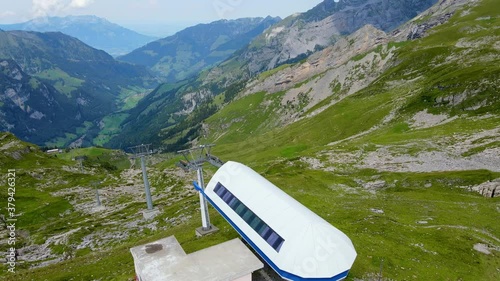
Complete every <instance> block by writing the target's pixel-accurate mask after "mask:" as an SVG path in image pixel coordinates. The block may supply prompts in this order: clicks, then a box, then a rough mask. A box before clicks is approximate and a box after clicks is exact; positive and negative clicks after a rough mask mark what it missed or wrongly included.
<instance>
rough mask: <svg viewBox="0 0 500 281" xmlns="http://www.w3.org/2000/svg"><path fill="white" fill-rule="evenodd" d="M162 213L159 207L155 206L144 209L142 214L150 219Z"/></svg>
mask: <svg viewBox="0 0 500 281" xmlns="http://www.w3.org/2000/svg"><path fill="white" fill-rule="evenodd" d="M159 214H160V210H159V209H158V208H154V209H152V210H144V211H142V215H143V217H144V218H145V219H147V220H150V219H153V218H154V217H156V216H157V215H159Z"/></svg>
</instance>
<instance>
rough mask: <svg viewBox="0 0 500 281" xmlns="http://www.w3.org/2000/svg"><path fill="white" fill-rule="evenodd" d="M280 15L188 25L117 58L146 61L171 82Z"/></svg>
mask: <svg viewBox="0 0 500 281" xmlns="http://www.w3.org/2000/svg"><path fill="white" fill-rule="evenodd" d="M278 20H279V18H273V17H266V18H241V19H236V20H218V21H215V22H211V23H208V24H198V25H195V26H192V27H188V28H186V29H184V30H182V31H179V32H177V33H176V34H174V35H172V36H169V37H165V38H162V39H159V40H157V41H154V42H151V43H149V44H147V45H146V46H143V47H141V48H138V49H136V50H134V51H132V52H131V53H129V54H127V55H124V56H120V57H119V58H118V59H119V60H122V61H126V62H129V63H134V64H140V65H145V66H147V67H150V68H151V69H152V70H154V71H155V72H157V73H158V74H160V75H161V76H163V77H165V79H166V81H168V82H176V81H179V80H183V79H187V78H190V77H191V76H193V75H195V74H197V73H198V72H200V71H201V70H203V69H204V68H207V67H210V66H213V65H215V64H217V63H219V62H220V61H223V60H224V59H226V58H227V57H229V56H230V55H231V54H232V53H234V52H235V51H236V50H238V49H240V48H242V47H243V46H245V45H246V44H248V43H249V42H250V41H251V40H252V39H253V38H254V37H255V36H258V35H259V34H260V33H261V32H262V31H264V30H265V29H266V28H268V27H269V26H270V25H272V24H274V23H275V22H277V21H278Z"/></svg>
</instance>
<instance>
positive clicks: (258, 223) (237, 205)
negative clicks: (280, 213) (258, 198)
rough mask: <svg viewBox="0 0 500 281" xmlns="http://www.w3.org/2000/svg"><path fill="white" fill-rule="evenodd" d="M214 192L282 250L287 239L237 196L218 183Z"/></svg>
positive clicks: (274, 246) (254, 228)
mask: <svg viewBox="0 0 500 281" xmlns="http://www.w3.org/2000/svg"><path fill="white" fill-rule="evenodd" d="M214 192H215V193H216V194H217V195H218V196H219V197H220V198H221V199H222V200H223V201H224V202H226V203H227V204H228V206H229V207H231V209H233V210H234V211H235V212H236V213H237V214H238V215H239V216H240V217H241V218H242V219H243V220H244V221H245V222H246V223H248V225H249V226H250V227H251V228H252V229H253V230H255V232H257V233H258V234H259V235H260V237H262V238H263V239H264V240H265V241H266V242H267V243H268V244H269V245H270V246H271V247H273V249H275V250H276V251H277V252H279V251H280V249H281V246H282V245H283V243H284V242H285V240H284V239H283V238H282V237H281V236H279V234H278V233H276V232H275V231H274V230H273V229H271V228H270V227H269V226H268V225H267V224H266V223H265V222H264V221H262V220H261V219H260V218H259V217H258V216H257V215H255V213H254V212H253V211H252V210H250V209H249V208H248V207H247V206H245V204H243V203H242V202H241V201H240V200H239V199H238V198H236V196H234V195H233V194H232V193H231V192H230V191H229V190H227V189H226V188H225V187H224V186H223V185H222V184H221V183H218V184H217V185H216V186H215V188H214Z"/></svg>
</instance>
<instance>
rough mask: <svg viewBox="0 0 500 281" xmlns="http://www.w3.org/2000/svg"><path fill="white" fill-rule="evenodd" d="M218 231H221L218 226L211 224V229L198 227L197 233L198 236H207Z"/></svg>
mask: <svg viewBox="0 0 500 281" xmlns="http://www.w3.org/2000/svg"><path fill="white" fill-rule="evenodd" d="M217 231H219V229H218V228H217V227H215V226H213V225H211V226H210V229H206V230H204V229H203V227H198V228H197V229H196V231H195V233H196V236H198V237H201V236H205V235H208V234H211V233H214V232H217Z"/></svg>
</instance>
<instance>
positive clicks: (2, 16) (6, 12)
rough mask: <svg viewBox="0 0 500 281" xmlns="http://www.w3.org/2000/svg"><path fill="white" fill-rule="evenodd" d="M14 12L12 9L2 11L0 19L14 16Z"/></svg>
mask: <svg viewBox="0 0 500 281" xmlns="http://www.w3.org/2000/svg"><path fill="white" fill-rule="evenodd" d="M15 15H16V13H15V12H13V11H3V12H1V13H0V19H5V18H10V17H13V16H15Z"/></svg>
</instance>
